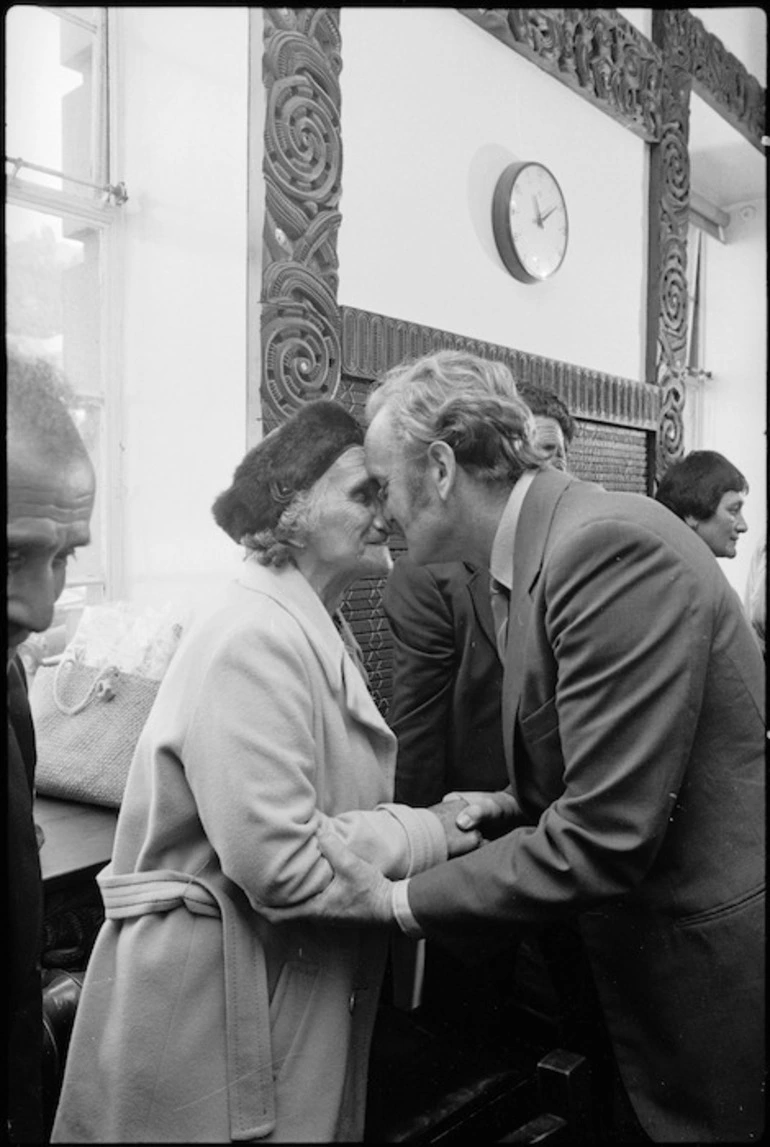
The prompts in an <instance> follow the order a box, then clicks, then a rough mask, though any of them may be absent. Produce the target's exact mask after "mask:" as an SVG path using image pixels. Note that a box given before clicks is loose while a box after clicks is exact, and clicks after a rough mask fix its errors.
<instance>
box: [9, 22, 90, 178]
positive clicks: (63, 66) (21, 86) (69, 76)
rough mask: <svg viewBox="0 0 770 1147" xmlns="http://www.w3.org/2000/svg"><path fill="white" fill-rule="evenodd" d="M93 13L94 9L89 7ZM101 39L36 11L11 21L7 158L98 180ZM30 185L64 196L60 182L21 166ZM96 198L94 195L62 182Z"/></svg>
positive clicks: (22, 172) (86, 30) (77, 176)
mask: <svg viewBox="0 0 770 1147" xmlns="http://www.w3.org/2000/svg"><path fill="white" fill-rule="evenodd" d="M84 11H85V12H86V13H93V11H94V10H93V9H84ZM96 47H97V36H96V35H95V33H94V32H92V31H90V30H89V28H88V27H84V26H82V25H81V24H73V23H71V22H70V21H69V20H66V19H63V18H60V17H59V16H58V15H54V14H53V13H52V12H47V11H44V10H43V9H41V8H38V7H37V6H35V5H31V4H30V5H23V4H17V5H14V6H13V7H12V8H11V9H10V10H9V11H8V13H7V16H6V143H5V147H6V155H9V156H11V157H13V158H22V159H25V160H27V161H28V162H30V163H36V164H39V165H40V166H43V167H50V168H53V169H55V170H56V171H65V172H66V173H67V174H68V175H71V176H74V177H75V178H77V179H84V180H88V181H89V182H94V183H96V182H99V179H98V175H99V172H98V170H97V164H98V157H97V156H96V155H95V154H94V151H95V141H96V135H95V125H96V122H97V121H96V117H95V115H94V101H95V97H96V93H97V91H98V69H97V68H95V59H96ZM20 177H21V178H22V179H24V180H26V181H28V182H30V183H36V184H42V185H43V186H45V187H53V188H56V189H57V190H62V180H60V179H58V178H57V177H55V176H51V175H46V174H44V173H42V172H37V171H33V170H31V169H30V168H26V167H24V168H22V169H21V172H20ZM65 189H66V190H68V191H75V192H77V193H78V194H82V195H87V196H92V195H93V194H94V192H93V191H91V190H89V189H88V188H83V187H80V186H79V185H73V184H69V183H67V184H65Z"/></svg>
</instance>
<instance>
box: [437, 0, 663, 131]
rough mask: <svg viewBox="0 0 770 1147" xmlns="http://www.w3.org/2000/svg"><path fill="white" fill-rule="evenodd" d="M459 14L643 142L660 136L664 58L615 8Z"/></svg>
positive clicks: (490, 10)
mask: <svg viewBox="0 0 770 1147" xmlns="http://www.w3.org/2000/svg"><path fill="white" fill-rule="evenodd" d="M459 11H460V12H461V13H462V14H463V16H467V18H468V19H469V20H472V21H473V22H474V23H475V24H478V25H479V26H480V27H482V28H484V29H485V30H486V31H487V32H490V33H491V34H492V35H493V36H495V37H496V38H497V39H498V40H501V41H502V42H503V43H504V44H507V45H508V47H510V48H513V49H514V51H516V52H519V53H520V54H521V55H523V56H525V57H526V58H527V59H529V60H532V61H533V62H534V63H536V64H537V65H538V66H539V67H540V68H542V69H543V70H544V71H546V72H548V73H549V74H550V75H552V76H554V77H555V78H556V79H558V80H560V81H561V82H562V83H564V84H566V85H567V86H568V87H570V88H571V89H572V90H573V91H575V92H577V93H578V94H579V95H581V96H583V97H584V98H585V99H587V100H589V101H590V102H591V103H592V104H594V105H595V106H597V107H599V108H601V109H602V111H604V112H606V113H607V114H608V115H611V116H612V117H613V118H614V119H616V120H619V121H620V122H621V123H622V124H623V125H624V126H625V127H628V128H630V130H631V131H634V132H636V133H637V135H640V136H641V137H642V138H643V139H646V140H656V139H658V138H659V137H660V127H661V116H660V72H661V66H662V62H661V58H660V54H659V52H658V51H657V49H656V48H655V47H654V46H653V45H652V44H651V43H650V41H649V40H647V38H646V37H645V36H643V35H642V34H641V33H640V32H639V31H638V30H637V29H636V28H635V27H634V26H633V24H631V23H629V21H628V20H626V19H625V18H624V17H623V16H621V15H620V14H619V13H618V12H617V11H616V10H615V9H614V8H460V9H459Z"/></svg>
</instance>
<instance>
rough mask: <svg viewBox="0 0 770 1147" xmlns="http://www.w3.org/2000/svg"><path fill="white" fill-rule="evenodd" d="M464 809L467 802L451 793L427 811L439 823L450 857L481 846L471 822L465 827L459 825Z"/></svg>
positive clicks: (478, 833) (479, 838)
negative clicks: (436, 818) (433, 814)
mask: <svg viewBox="0 0 770 1147" xmlns="http://www.w3.org/2000/svg"><path fill="white" fill-rule="evenodd" d="M473 795H474V796H475V795H476V794H473ZM466 807H467V801H466V800H465V796H464V795H463V794H462V793H451V794H450V796H449V797H444V799H443V801H442V802H441V804H432V805H430V806H429V809H428V811H429V812H432V813H435V814H436V816H437V817H438V819H439V820H440V821H441V824H442V827H443V829H444V834H445V835H446V843H447V850H448V854H449V856H450V857H452V856H462V854H463V853H464V852H472V851H473V849H474V848H478V846H479V845H480V844H481V833H480V832H477V831H476V829H475V826H474V825H473V824H472V823H471V822H469V823H468V825H467V826H466V825H464V824H461V823H460V818H461V816H462V815H463V813H464V810H465V809H466Z"/></svg>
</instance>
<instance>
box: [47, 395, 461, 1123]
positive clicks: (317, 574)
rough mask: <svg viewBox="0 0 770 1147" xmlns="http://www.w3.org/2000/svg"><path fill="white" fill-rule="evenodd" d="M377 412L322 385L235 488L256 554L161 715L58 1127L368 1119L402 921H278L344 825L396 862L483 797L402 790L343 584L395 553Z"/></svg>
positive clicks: (221, 601)
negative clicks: (411, 804)
mask: <svg viewBox="0 0 770 1147" xmlns="http://www.w3.org/2000/svg"><path fill="white" fill-rule="evenodd" d="M362 443H363V431H362V429H361V427H360V426H359V424H358V423H357V422H356V421H355V419H354V418H353V417H352V415H350V414H349V413H348V412H347V411H346V410H345V409H344V408H343V407H342V406H340V405H339V404H338V403H336V402H333V401H330V400H320V401H318V402H312V403H309V404H307V405H306V406H304V407H302V408H301V409H300V410H299V411H298V412H297V413H296V414H294V415H293V416H292V417H291V418H289V419H288V420H287V421H286V422H285V423H283V424H282V425H281V426H280V427H279V428H278V429H277V430H274V431H273V432H272V433H271V434H269V435H267V437H266V438H264V439H263V441H262V442H260V443H259V445H257V446H255V447H254V448H253V449H252V450H250V451H249V452H248V453H247V454H246V456H245V458H244V459H243V460H242V462H241V463H240V464H239V466H238V467H237V469H236V471H235V474H234V477H233V481H232V484H231V485H230V487H229V488H228V489H227V490H226V491H224V493H222V494H221V495H220V496H219V497H218V498H217V499H216V501H215V503H214V507H213V513H214V517H215V519H216V521H217V523H218V525H219V526H220V527H221V528H222V529H223V530H224V531H225V532H226V533H227V534H228V535H229V536H230V537H231V538H232V539H233V540H234V541H236V542H237V543H240V544H241V545H243V547H244V550H245V561H244V563H243V567H242V571H241V573H240V576H239V577H238V578H237V579H236V580H235V581H234V582H233V584H231V585H230V586H228V587H227V588H226V589H225V590H224V591H223V592H222V593H221V594H220V595H219V596H218V597H217V598H216V599H215V600H214V601H213V602H212V603H211V606H210V608H209V609H206V610H204V611H203V612H202V613H201V615H200V616H199V617H198V618H197V620H196V621H194V622H193V624H192V626H190V627H189V628H188V629H187V631H186V633H185V636H184V638H183V639H182V642H181V644H180V646H179V648H178V649H177V652H176V653H175V655H174V659H173V661H172V662H171V664H170V666H169V669H168V671H167V673H166V676H165V677H164V679H163V681H162V683H161V686H160V690H159V693H158V696H157V699H156V702H155V705H154V707H153V710H152V712H151V714H150V717H149V719H148V721H147V723H146V725H145V728H144V730H143V732H142V735H141V737H140V739H139V742H138V745H137V749H136V752H135V755H134V759H133V762H132V766H131V771H130V774H129V778H128V782H127V786H126V791H125V796H124V798H123V804H122V806H121V810H120V815H119V819H118V825H117V832H116V837H115V846H114V851H113V857H112V861H111V864H110V865H109V866H108V867H107V869H106V870H104V871H103V872H102V873H100V875H99V877H98V881H99V886H100V888H101V891H102V896H103V899H104V904H105V916H106V919H105V922H104V924H103V926H102V929H101V931H100V933H99V935H98V937H97V940H96V944H95V946H94V950H93V953H92V955H91V959H90V962H89V965H88V969H87V973H86V978H85V982H84V985H83V994H82V997H81V1000H80V1004H79V1007H78V1012H77V1015H76V1017H75V1024H74V1029H73V1035H72V1042H71V1045H70V1050H69V1055H68V1059H67V1066H66V1069H65V1074H64V1081H63V1085H62V1093H61V1100H60V1103H59V1107H58V1111H57V1116H56V1122H55V1125H54V1129H53V1137H52V1138H53V1141H54V1142H77V1143H111V1142H123V1143H132V1142H145V1143H157V1142H162V1141H172V1142H178V1143H189V1142H205V1143H224V1142H230V1141H231V1140H245V1139H255V1138H265V1137H268V1136H269V1137H270V1139H271V1140H272V1141H293V1142H308V1141H316V1142H319V1141H320V1142H339V1141H359V1140H360V1138H361V1135H362V1132H363V1126H364V1116H365V1093H366V1081H367V1069H368V1057H369V1046H370V1041H371V1036H372V1028H373V1024H374V1019H375V1014H376V1007H377V1001H378V994H379V990H380V983H381V979H382V975H383V971H384V964H385V958H386V954H387V939H386V937H385V935H384V934H383V933H382V932H380V931H379V930H378V929H372V928H367V927H364V928H352V929H349V930H345V931H340V930H338V929H334V928H326V927H320V928H319V927H317V926H315V925H311V926H309V927H307V926H301V925H300V926H296V925H290V926H289V927H280V928H276V927H274V926H273V925H271V924H270V923H269V922H268V921H267V919H266V918H265V915H264V912H265V907H266V906H267V905H270V904H272V905H279V904H281V905H291V904H297V903H301V902H302V901H303V900H306V899H307V898H308V897H311V896H313V894H314V893H316V892H318V891H320V890H321V889H322V888H323V887H324V885H325V884H326V883H328V882H329V881H330V880H331V878H332V871H331V868H330V866H329V864H328V862H327V861H326V860H325V858H324V857H323V856H322V855H321V853H320V851H319V849H318V845H317V834H318V831H319V829H320V828H321V826H322V825H329V826H330V827H331V828H332V830H333V831H335V832H338V833H339V834H340V836H341V838H342V839H344V840H345V841H347V843H348V844H349V845H350V847H351V848H353V849H354V850H355V851H356V852H358V853H359V854H360V855H361V856H364V857H366V858H367V859H368V860H371V861H372V862H373V863H375V864H377V865H378V866H380V867H381V869H382V871H384V872H386V873H388V874H389V876H393V877H396V876H405V875H407V874H409V873H414V872H418V871H420V870H421V869H422V868H424V867H425V866H426V865H429V864H433V863H435V862H437V861H440V860H442V859H445V858H446V857H447V856H451V855H454V854H455V853H456V852H458V851H464V850H465V849H467V848H471V847H475V846H476V845H477V844H478V841H479V836H478V834H474V833H471V834H468V833H467V832H463V831H461V830H460V829H459V828H458V827H457V826H456V824H455V818H456V814H457V811H458V809H459V808H460V807H462V805H463V803H464V802H462V801H456V802H453V803H452V804H451V805H449V806H446V807H442V806H438V807H437V808H434V809H433V810H430V809H412V808H408V807H406V806H404V805H398V804H393V803H390V801H391V795H392V787H393V774H394V768H395V756H396V739H395V736H394V735H393V733H391V731H390V730H389V729H388V727H387V725H386V723H385V721H384V719H383V718H382V717H381V715H380V713H379V710H378V709H377V706H376V705H375V703H374V700H373V698H372V696H371V694H370V693H369V691H368V689H367V685H366V681H365V678H364V673H363V665H362V663H361V658H360V652H359V650H358V648H357V646H356V643H355V639H354V637H353V635H352V633H351V631H350V629H349V627H348V625H347V624H346V622H345V620H344V618H343V616H342V614H341V613H340V612H339V606H340V603H341V600H342V597H343V594H344V593H345V591H346V590H347V589H348V587H349V586H350V585H351V584H352V583H353V582H354V581H355V580H356V579H358V578H360V577H366V576H368V577H372V576H382V575H383V574H385V573H386V572H387V571H388V569H389V568H390V565H391V558H390V553H389V551H388V548H387V545H386V539H387V530H386V527H385V522H384V519H383V516H382V510H381V507H380V504H379V500H378V493H377V486H376V483H375V482H374V481H373V480H372V479H371V478H369V476H368V475H367V473H366V469H365V467H364V452H363V445H362Z"/></svg>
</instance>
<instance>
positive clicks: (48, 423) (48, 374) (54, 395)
mask: <svg viewBox="0 0 770 1147" xmlns="http://www.w3.org/2000/svg"><path fill="white" fill-rule="evenodd" d="M7 387H8V391H7V403H8V406H7V419H8V421H7V464H8V484H7V509H8V523H7V527H8V533H7V546H8V582H7V624H8V772H7V784H8V790H7V801H8V804H7V867H6V872H7V878H6V879H7V882H8V884H7V901H6V903H7V906H8V917H7V919H8V933H7V944H8V948H7V951H8V953H9V956H8V961H7V967H8V977H7V981H6V983H7V987H6V991H7V993H8V995H7V999H6V1024H5V1031H6V1038H7V1044H6V1064H7V1068H6V1072H7V1074H6V1082H7V1093H6V1094H7V1106H6V1135H7V1138H8V1140H9V1141H10V1142H11V1143H41V1142H43V1141H44V1126H45V1122H46V1116H45V1113H44V1111H43V1099H42V1078H41V1068H42V1055H43V1005H42V987H41V981H40V955H41V952H40V947H41V943H42V929H43V889H42V881H41V876H40V861H39V857H38V842H37V838H36V834H35V824H34V819H33V812H32V809H33V798H34V786H35V732H34V728H33V725H32V717H31V714H30V710H29V703H28V700H27V683H26V677H25V672H24V667H23V665H22V662H21V658H20V657H19V655H18V648H19V646H20V645H21V644H22V642H24V641H25V640H26V639H27V637H29V635H30V634H31V633H42V632H43V631H44V630H46V629H48V627H49V625H50V624H51V621H52V619H53V611H54V605H55V603H56V600H57V598H58V597H59V595H60V594H61V592H62V590H63V589H64V581H65V576H66V572H67V561H68V560H69V558H70V557H71V556H72V555H73V553H74V551H75V550H76V549H77V548H78V547H79V546H85V545H87V544H88V542H89V541H90V532H89V523H90V519H91V511H92V509H93V503H94V491H95V482H94V472H93V467H92V465H91V462H90V460H89V458H88V454H87V452H86V448H85V446H84V445H83V442H82V439H81V438H80V435H79V434H78V432H77V429H76V428H75V424H74V423H73V421H72V419H71V418H70V415H69V414H68V412H67V409H66V407H65V406H64V404H63V402H62V401H61V399H60V397H59V394H60V392H61V389H62V383H61V380H60V379H59V377H58V375H57V372H56V371H55V370H54V368H53V367H52V366H50V365H49V363H47V362H46V361H45V360H42V359H28V358H24V357H21V356H19V355H16V354H14V353H10V354H9V356H8V378H7Z"/></svg>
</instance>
